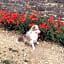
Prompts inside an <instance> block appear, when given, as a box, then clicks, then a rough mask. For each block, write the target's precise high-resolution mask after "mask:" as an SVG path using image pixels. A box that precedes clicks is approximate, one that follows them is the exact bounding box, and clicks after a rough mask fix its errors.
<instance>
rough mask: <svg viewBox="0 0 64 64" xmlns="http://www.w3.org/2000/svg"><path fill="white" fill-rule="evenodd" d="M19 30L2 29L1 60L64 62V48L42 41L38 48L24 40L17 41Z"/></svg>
mask: <svg viewBox="0 0 64 64" xmlns="http://www.w3.org/2000/svg"><path fill="white" fill-rule="evenodd" d="M19 36H20V34H19V33H18V32H14V31H5V30H3V29H0V60H9V61H10V63H11V64H64V48H63V47H61V46H59V45H56V44H51V43H50V42H45V41H42V42H40V44H39V45H36V50H32V48H31V46H26V45H25V44H24V43H23V42H18V43H17V42H16V39H17V38H18V37H19Z"/></svg>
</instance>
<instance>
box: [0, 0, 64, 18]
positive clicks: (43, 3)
mask: <svg viewBox="0 0 64 64" xmlns="http://www.w3.org/2000/svg"><path fill="white" fill-rule="evenodd" d="M27 5H30V6H31V9H29V10H28V11H29V12H31V11H33V10H39V11H40V14H41V16H42V17H45V16H51V15H52V16H54V17H56V18H57V17H59V18H62V19H64V0H0V8H2V9H4V10H16V11H17V12H18V13H21V12H26V13H27V9H26V6H27Z"/></svg>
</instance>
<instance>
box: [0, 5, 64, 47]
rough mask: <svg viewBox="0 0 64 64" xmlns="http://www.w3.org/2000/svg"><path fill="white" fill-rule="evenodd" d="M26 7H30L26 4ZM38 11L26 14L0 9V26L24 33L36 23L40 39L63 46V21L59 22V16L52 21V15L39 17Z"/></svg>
mask: <svg viewBox="0 0 64 64" xmlns="http://www.w3.org/2000/svg"><path fill="white" fill-rule="evenodd" d="M27 8H28V9H29V8H30V7H29V6H27ZM39 13H40V12H39V11H33V12H32V14H31V15H26V14H25V13H22V14H18V13H15V12H11V11H8V12H5V11H3V10H2V9H1V10H0V27H4V28H5V29H8V30H19V31H21V33H22V34H25V33H26V32H27V31H28V30H29V29H30V27H31V26H33V25H34V24H37V25H38V26H39V29H40V30H41V33H40V34H39V35H38V36H39V38H40V39H41V40H45V41H53V42H56V43H58V44H60V45H63V46H64V22H61V19H60V18H58V19H57V20H56V21H54V18H53V17H52V16H51V17H49V18H48V17H46V18H44V19H41V18H40V14H39Z"/></svg>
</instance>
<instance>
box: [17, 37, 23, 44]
mask: <svg viewBox="0 0 64 64" xmlns="http://www.w3.org/2000/svg"><path fill="white" fill-rule="evenodd" d="M23 41H24V39H23V36H21V37H18V39H16V43H18V42H23Z"/></svg>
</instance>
